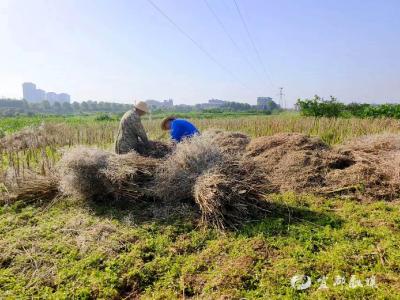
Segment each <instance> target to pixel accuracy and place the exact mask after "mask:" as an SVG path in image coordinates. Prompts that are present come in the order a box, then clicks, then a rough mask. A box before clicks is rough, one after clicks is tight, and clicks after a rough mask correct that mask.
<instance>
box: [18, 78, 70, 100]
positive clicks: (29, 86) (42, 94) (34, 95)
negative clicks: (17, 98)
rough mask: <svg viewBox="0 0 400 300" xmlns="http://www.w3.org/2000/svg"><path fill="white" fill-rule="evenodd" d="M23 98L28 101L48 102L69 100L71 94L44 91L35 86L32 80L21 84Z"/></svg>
mask: <svg viewBox="0 0 400 300" xmlns="http://www.w3.org/2000/svg"><path fill="white" fill-rule="evenodd" d="M22 94H23V98H24V99H25V100H26V101H28V102H41V101H44V100H47V101H49V102H52V103H54V102H70V101H71V96H70V95H68V94H66V93H61V94H56V93H54V92H48V93H46V91H45V90H42V89H38V88H36V85H35V84H34V83H32V82H24V83H23V84H22Z"/></svg>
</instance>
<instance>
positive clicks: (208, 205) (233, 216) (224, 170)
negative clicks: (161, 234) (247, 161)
mask: <svg viewBox="0 0 400 300" xmlns="http://www.w3.org/2000/svg"><path fill="white" fill-rule="evenodd" d="M269 185H270V184H269V182H268V181H267V180H266V179H265V177H263V176H262V174H261V173H260V172H259V171H258V169H257V168H254V167H253V168H249V165H247V168H244V166H243V165H241V164H240V163H236V162H234V163H232V162H229V163H228V162H226V163H225V165H223V166H218V167H215V168H212V169H210V170H208V171H206V172H204V173H203V174H202V175H201V176H199V177H198V178H197V180H196V182H195V185H194V190H193V196H194V199H195V202H196V204H197V205H198V206H199V208H200V211H201V215H202V223H203V224H204V225H211V226H214V227H216V228H219V229H226V228H237V227H238V226H240V225H242V224H243V223H246V222H248V221H251V220H252V219H254V218H259V217H262V216H263V215H264V214H265V212H266V210H267V208H268V207H267V202H266V201H265V194H264V191H266V190H267V189H268V186H269Z"/></svg>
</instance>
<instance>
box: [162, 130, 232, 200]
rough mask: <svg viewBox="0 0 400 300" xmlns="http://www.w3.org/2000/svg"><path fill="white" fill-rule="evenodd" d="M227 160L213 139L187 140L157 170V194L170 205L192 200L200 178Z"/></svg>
mask: <svg viewBox="0 0 400 300" xmlns="http://www.w3.org/2000/svg"><path fill="white" fill-rule="evenodd" d="M225 159H226V158H225V157H224V154H223V153H222V151H221V149H220V148H219V147H218V146H217V145H216V144H213V143H212V142H211V138H210V137H207V136H196V137H193V138H192V139H187V140H185V141H183V142H182V143H179V144H178V145H177V146H176V149H175V151H174V152H173V154H172V155H170V156H169V157H168V158H167V159H166V160H165V161H163V162H162V163H161V164H160V165H159V167H158V168H157V172H156V177H155V194H156V195H157V196H158V197H159V198H161V199H165V200H169V201H174V200H178V201H179V200H184V199H191V198H192V190H193V186H194V184H195V182H196V180H197V177H199V176H200V175H201V174H203V173H204V172H206V171H207V170H209V169H211V168H213V167H215V166H218V165H219V164H221V163H222V162H223V161H224V160H225Z"/></svg>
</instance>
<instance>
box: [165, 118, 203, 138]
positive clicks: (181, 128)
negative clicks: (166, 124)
mask: <svg viewBox="0 0 400 300" xmlns="http://www.w3.org/2000/svg"><path fill="white" fill-rule="evenodd" d="M197 133H199V131H198V130H197V128H196V127H195V126H194V125H193V124H192V123H190V122H188V121H186V120H182V119H175V120H173V121H172V122H171V138H172V139H173V140H175V141H177V142H181V141H182V139H184V138H187V137H192V136H193V135H195V134H197Z"/></svg>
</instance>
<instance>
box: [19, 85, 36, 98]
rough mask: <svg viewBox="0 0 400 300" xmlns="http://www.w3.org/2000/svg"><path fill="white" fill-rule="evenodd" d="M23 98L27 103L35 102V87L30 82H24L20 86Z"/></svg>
mask: <svg viewBox="0 0 400 300" xmlns="http://www.w3.org/2000/svg"><path fill="white" fill-rule="evenodd" d="M22 94H23V98H24V99H25V100H26V101H29V102H37V101H38V100H37V93H36V85H35V84H34V83H32V82H24V83H23V84H22Z"/></svg>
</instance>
